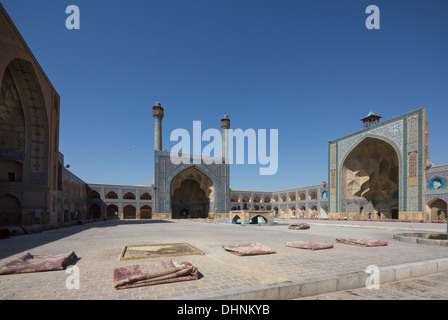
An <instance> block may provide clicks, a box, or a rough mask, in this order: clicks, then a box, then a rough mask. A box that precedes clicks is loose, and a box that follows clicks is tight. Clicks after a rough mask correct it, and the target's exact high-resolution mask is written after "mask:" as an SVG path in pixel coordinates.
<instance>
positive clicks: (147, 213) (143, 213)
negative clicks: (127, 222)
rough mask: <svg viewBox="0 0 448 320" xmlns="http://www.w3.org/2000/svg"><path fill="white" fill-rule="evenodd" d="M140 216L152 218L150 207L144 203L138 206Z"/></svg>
mask: <svg viewBox="0 0 448 320" xmlns="http://www.w3.org/2000/svg"><path fill="white" fill-rule="evenodd" d="M140 218H141V219H151V218H152V208H151V207H150V206H148V205H145V206H143V207H141V208H140Z"/></svg>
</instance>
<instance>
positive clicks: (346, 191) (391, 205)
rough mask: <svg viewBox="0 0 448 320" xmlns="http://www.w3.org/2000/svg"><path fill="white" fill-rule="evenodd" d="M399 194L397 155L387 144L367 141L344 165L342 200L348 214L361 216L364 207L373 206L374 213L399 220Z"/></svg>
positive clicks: (370, 138)
mask: <svg viewBox="0 0 448 320" xmlns="http://www.w3.org/2000/svg"><path fill="white" fill-rule="evenodd" d="M398 194H399V160H398V155H397V152H396V151H395V149H394V147H393V146H392V145H391V144H389V143H387V142H386V141H383V140H380V139H376V138H372V137H367V138H365V139H364V140H363V141H362V142H360V143H359V144H358V145H357V146H356V147H355V148H354V149H353V150H352V151H351V152H350V154H349V155H348V156H347V157H346V159H345V161H344V163H343V165H342V169H341V200H342V205H343V208H344V206H345V212H346V213H349V214H353V215H358V214H359V212H360V208H361V207H363V209H364V210H366V208H367V207H370V208H372V210H373V211H374V212H372V214H373V213H376V214H378V216H380V214H382V215H384V216H386V217H388V218H398ZM342 211H343V212H344V209H343V210H342Z"/></svg>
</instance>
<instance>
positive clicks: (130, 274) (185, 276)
mask: <svg viewBox="0 0 448 320" xmlns="http://www.w3.org/2000/svg"><path fill="white" fill-rule="evenodd" d="M197 279H198V269H197V268H196V267H195V266H193V265H192V264H191V263H189V262H180V263H177V262H174V261H172V260H168V261H159V262H154V263H150V264H149V263H148V264H139V265H132V266H126V267H119V268H115V269H114V288H115V289H117V290H119V289H128V288H137V287H143V286H152V285H156V284H163V283H172V282H179V281H190V280H197Z"/></svg>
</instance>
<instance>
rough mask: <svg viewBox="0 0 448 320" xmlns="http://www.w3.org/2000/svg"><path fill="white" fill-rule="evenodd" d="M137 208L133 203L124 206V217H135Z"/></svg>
mask: <svg viewBox="0 0 448 320" xmlns="http://www.w3.org/2000/svg"><path fill="white" fill-rule="evenodd" d="M135 218H136V210H135V207H134V206H133V205H130V204H129V205H127V206H125V207H124V208H123V219H135Z"/></svg>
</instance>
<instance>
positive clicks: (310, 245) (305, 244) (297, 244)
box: [285, 241, 333, 250]
mask: <svg viewBox="0 0 448 320" xmlns="http://www.w3.org/2000/svg"><path fill="white" fill-rule="evenodd" d="M285 246H286V247H292V248H299V249H308V250H321V249H331V248H333V245H332V244H331V243H320V242H313V241H291V242H289V241H287V242H285Z"/></svg>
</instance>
